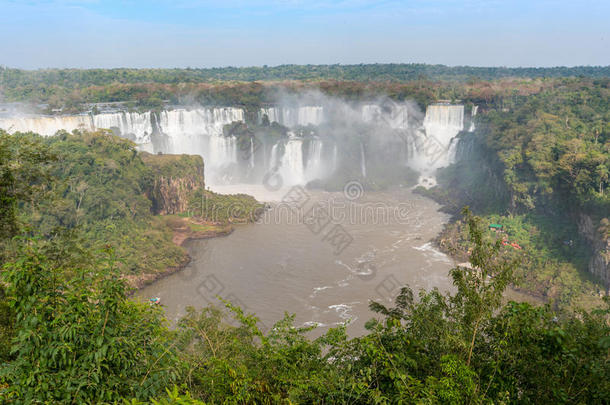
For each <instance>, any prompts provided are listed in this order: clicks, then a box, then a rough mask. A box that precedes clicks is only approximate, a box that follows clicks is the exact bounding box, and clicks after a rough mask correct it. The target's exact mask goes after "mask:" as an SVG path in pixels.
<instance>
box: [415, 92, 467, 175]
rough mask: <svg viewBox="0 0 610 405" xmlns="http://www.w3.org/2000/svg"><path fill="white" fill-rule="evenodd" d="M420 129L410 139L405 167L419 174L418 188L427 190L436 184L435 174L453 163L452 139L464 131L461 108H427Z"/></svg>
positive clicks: (431, 106) (453, 142)
mask: <svg viewBox="0 0 610 405" xmlns="http://www.w3.org/2000/svg"><path fill="white" fill-rule="evenodd" d="M422 129H423V131H422ZM422 129H420V130H419V131H416V132H415V134H414V135H413V137H412V138H411V143H410V145H409V148H410V151H411V158H410V159H409V161H408V164H409V166H411V167H412V168H414V169H415V170H417V171H419V172H420V174H421V177H420V185H423V186H425V187H431V186H434V185H435V184H436V178H435V172H436V170H437V169H438V168H441V167H446V166H448V165H450V164H451V163H453V161H454V160H455V151H456V147H457V140H456V139H455V137H456V136H457V134H458V133H459V132H460V131H462V130H463V129H464V106H463V105H447V104H433V105H430V106H428V108H427V109H426V116H425V118H424V123H423V128H422Z"/></svg>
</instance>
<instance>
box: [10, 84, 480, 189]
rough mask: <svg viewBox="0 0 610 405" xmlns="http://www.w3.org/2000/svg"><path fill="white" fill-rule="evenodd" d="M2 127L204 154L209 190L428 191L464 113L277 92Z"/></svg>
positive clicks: (451, 151)
mask: <svg viewBox="0 0 610 405" xmlns="http://www.w3.org/2000/svg"><path fill="white" fill-rule="evenodd" d="M472 113H473V115H474V114H476V109H473V111H472ZM0 128H4V129H6V130H8V131H10V132H16V131H20V132H27V131H32V132H37V133H40V134H42V135H53V134H54V133H56V132H57V131H59V130H67V131H73V130H76V129H82V130H96V129H100V128H105V129H110V130H112V131H113V132H114V133H115V134H117V135H120V136H122V137H126V138H129V139H131V140H133V141H134V142H135V143H136V144H138V145H139V147H140V148H141V149H144V150H147V151H150V152H154V153H158V152H161V153H188V154H200V155H202V156H203V157H204V159H205V164H206V179H207V180H208V184H212V185H214V184H231V183H260V182H262V181H263V179H264V178H265V176H268V175H269V173H273V174H275V175H276V176H278V177H279V178H280V179H281V182H282V184H283V185H293V184H303V185H305V184H310V185H315V184H317V185H320V186H324V187H330V188H332V187H333V184H335V185H336V187H340V184H341V182H345V181H348V180H359V181H362V182H363V183H364V184H368V185H371V186H373V185H378V186H383V185H388V184H403V185H411V184H413V183H414V182H416V181H417V177H418V176H419V183H420V184H422V185H424V186H431V185H434V183H435V180H434V175H435V172H436V170H437V169H438V168H440V167H445V166H447V165H449V164H450V163H452V161H453V160H454V157H455V148H456V145H457V138H456V136H457V135H458V133H459V132H460V131H462V130H464V107H463V106H461V105H449V104H433V105H430V106H428V107H427V109H426V112H425V113H424V112H422V111H421V110H420V109H419V107H418V106H417V104H416V103H415V102H411V101H402V102H396V101H393V100H391V99H389V98H387V97H378V98H375V99H369V100H367V101H357V102H348V101H345V100H342V99H339V98H336V97H330V96H327V95H325V94H322V93H321V92H315V91H307V92H302V93H287V92H286V93H278V94H277V95H276V100H275V102H274V103H271V104H268V105H264V106H261V107H260V108H258V109H256V110H252V109H248V110H246V109H244V108H243V107H206V106H199V105H191V106H177V107H175V108H172V109H167V110H163V111H160V112H141V113H138V112H124V111H112V112H102V113H99V114H82V115H72V116H40V115H32V114H14V113H13V115H12V116H9V117H6V116H4V117H0ZM469 129H470V130H473V129H474V127H473V124H471V126H470V128H469ZM417 173H418V174H417Z"/></svg>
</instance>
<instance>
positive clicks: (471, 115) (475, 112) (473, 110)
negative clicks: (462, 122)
mask: <svg viewBox="0 0 610 405" xmlns="http://www.w3.org/2000/svg"><path fill="white" fill-rule="evenodd" d="M478 110H479V106H478V105H473V106H472V112H471V113H470V128H468V132H474V130H475V129H476V128H475V126H474V117H475V116H476V115H477V111H478Z"/></svg>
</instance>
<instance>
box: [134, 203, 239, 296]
mask: <svg viewBox="0 0 610 405" xmlns="http://www.w3.org/2000/svg"><path fill="white" fill-rule="evenodd" d="M161 218H162V219H163V221H164V222H165V224H166V226H167V227H168V228H169V229H170V230H171V231H172V233H173V236H172V242H173V243H174V244H175V245H177V246H179V247H181V248H182V247H183V245H184V244H185V243H186V242H187V241H191V240H201V239H210V238H216V237H220V236H227V235H230V234H231V233H232V232H233V230H234V228H233V225H232V224H223V223H216V222H212V221H206V220H203V219H201V218H197V217H181V216H178V215H164V216H161ZM190 262H191V256H190V255H189V254H188V253H187V252H186V250H185V251H184V257H183V259H182V260H181V261H180V262H179V263H178V265H177V266H171V267H168V268H166V269H165V270H163V271H160V272H156V273H144V274H134V275H125V276H124V277H123V278H124V279H125V280H126V281H127V284H128V285H129V286H130V287H132V288H134V289H136V290H140V289H142V288H144V287H146V286H148V285H150V284H152V283H154V282H155V281H158V280H161V279H163V278H165V277H167V276H169V275H172V274H174V273H176V272H178V271H180V270H182V269H183V268H184V267H186V266H187V265H188V264H189V263H190Z"/></svg>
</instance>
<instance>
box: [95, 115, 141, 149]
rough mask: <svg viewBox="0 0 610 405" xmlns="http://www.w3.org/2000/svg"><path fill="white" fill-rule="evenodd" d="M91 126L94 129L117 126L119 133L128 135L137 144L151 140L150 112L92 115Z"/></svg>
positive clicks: (124, 135)
mask: <svg viewBox="0 0 610 405" xmlns="http://www.w3.org/2000/svg"><path fill="white" fill-rule="evenodd" d="M92 119H93V127H94V128H96V129H99V128H106V129H114V128H117V129H118V131H119V133H120V135H121V136H123V137H130V138H132V139H133V140H134V141H135V142H136V143H138V144H147V143H150V142H151V139H150V136H151V135H152V121H151V117H150V112H145V113H141V114H140V113H134V112H132V113H130V112H116V113H102V114H95V115H93V116H92Z"/></svg>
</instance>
